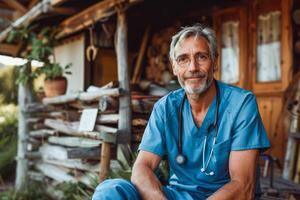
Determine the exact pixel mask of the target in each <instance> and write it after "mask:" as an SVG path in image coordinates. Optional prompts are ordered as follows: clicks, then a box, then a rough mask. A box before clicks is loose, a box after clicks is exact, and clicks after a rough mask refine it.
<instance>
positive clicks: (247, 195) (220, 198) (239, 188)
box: [207, 180, 255, 200]
mask: <svg viewBox="0 0 300 200" xmlns="http://www.w3.org/2000/svg"><path fill="white" fill-rule="evenodd" d="M254 193H255V188H254V185H253V184H249V183H247V184H242V183H241V182H239V181H234V180H233V181H230V182H229V183H227V184H226V185H224V186H223V187H222V188H220V189H219V190H217V191H216V192H215V193H214V194H213V195H211V196H210V197H209V198H208V199H207V200H252V199H254Z"/></svg>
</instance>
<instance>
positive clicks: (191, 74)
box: [183, 71, 207, 79]
mask: <svg viewBox="0 0 300 200" xmlns="http://www.w3.org/2000/svg"><path fill="white" fill-rule="evenodd" d="M206 76H207V74H206V73H205V72H201V71H197V72H186V73H185V74H184V76H183V78H185V79H188V78H205V77H206Z"/></svg>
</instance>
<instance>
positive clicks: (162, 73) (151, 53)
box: [146, 26, 177, 85]
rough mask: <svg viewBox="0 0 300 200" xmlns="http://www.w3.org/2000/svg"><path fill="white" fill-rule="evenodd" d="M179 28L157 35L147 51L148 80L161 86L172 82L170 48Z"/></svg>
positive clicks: (169, 29)
mask: <svg viewBox="0 0 300 200" xmlns="http://www.w3.org/2000/svg"><path fill="white" fill-rule="evenodd" d="M176 31H177V28H176V27H175V26H174V27H168V28H165V29H162V30H160V31H159V32H157V33H155V34H154V35H153V37H152V40H151V43H150V45H149V47H148V49H147V58H146V59H147V66H146V78H147V80H150V81H154V82H156V83H159V84H161V85H166V84H168V83H169V82H170V80H172V78H173V75H172V66H171V63H170V61H169V46H170V42H171V39H172V36H173V35H174V33H176Z"/></svg>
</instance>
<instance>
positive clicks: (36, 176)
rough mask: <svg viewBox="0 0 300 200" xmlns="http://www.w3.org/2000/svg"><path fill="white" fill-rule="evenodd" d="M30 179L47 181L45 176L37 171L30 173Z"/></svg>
mask: <svg viewBox="0 0 300 200" xmlns="http://www.w3.org/2000/svg"><path fill="white" fill-rule="evenodd" d="M28 177H29V178H30V180H35V181H45V176H44V175H43V174H42V173H40V172H36V171H28Z"/></svg>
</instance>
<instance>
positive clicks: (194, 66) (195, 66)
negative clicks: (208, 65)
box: [188, 58, 199, 71]
mask: <svg viewBox="0 0 300 200" xmlns="http://www.w3.org/2000/svg"><path fill="white" fill-rule="evenodd" d="M198 68H199V63H197V62H196V60H195V59H194V58H192V59H191V60H190V63H189V66H188V70H189V71H197V70H198Z"/></svg>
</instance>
